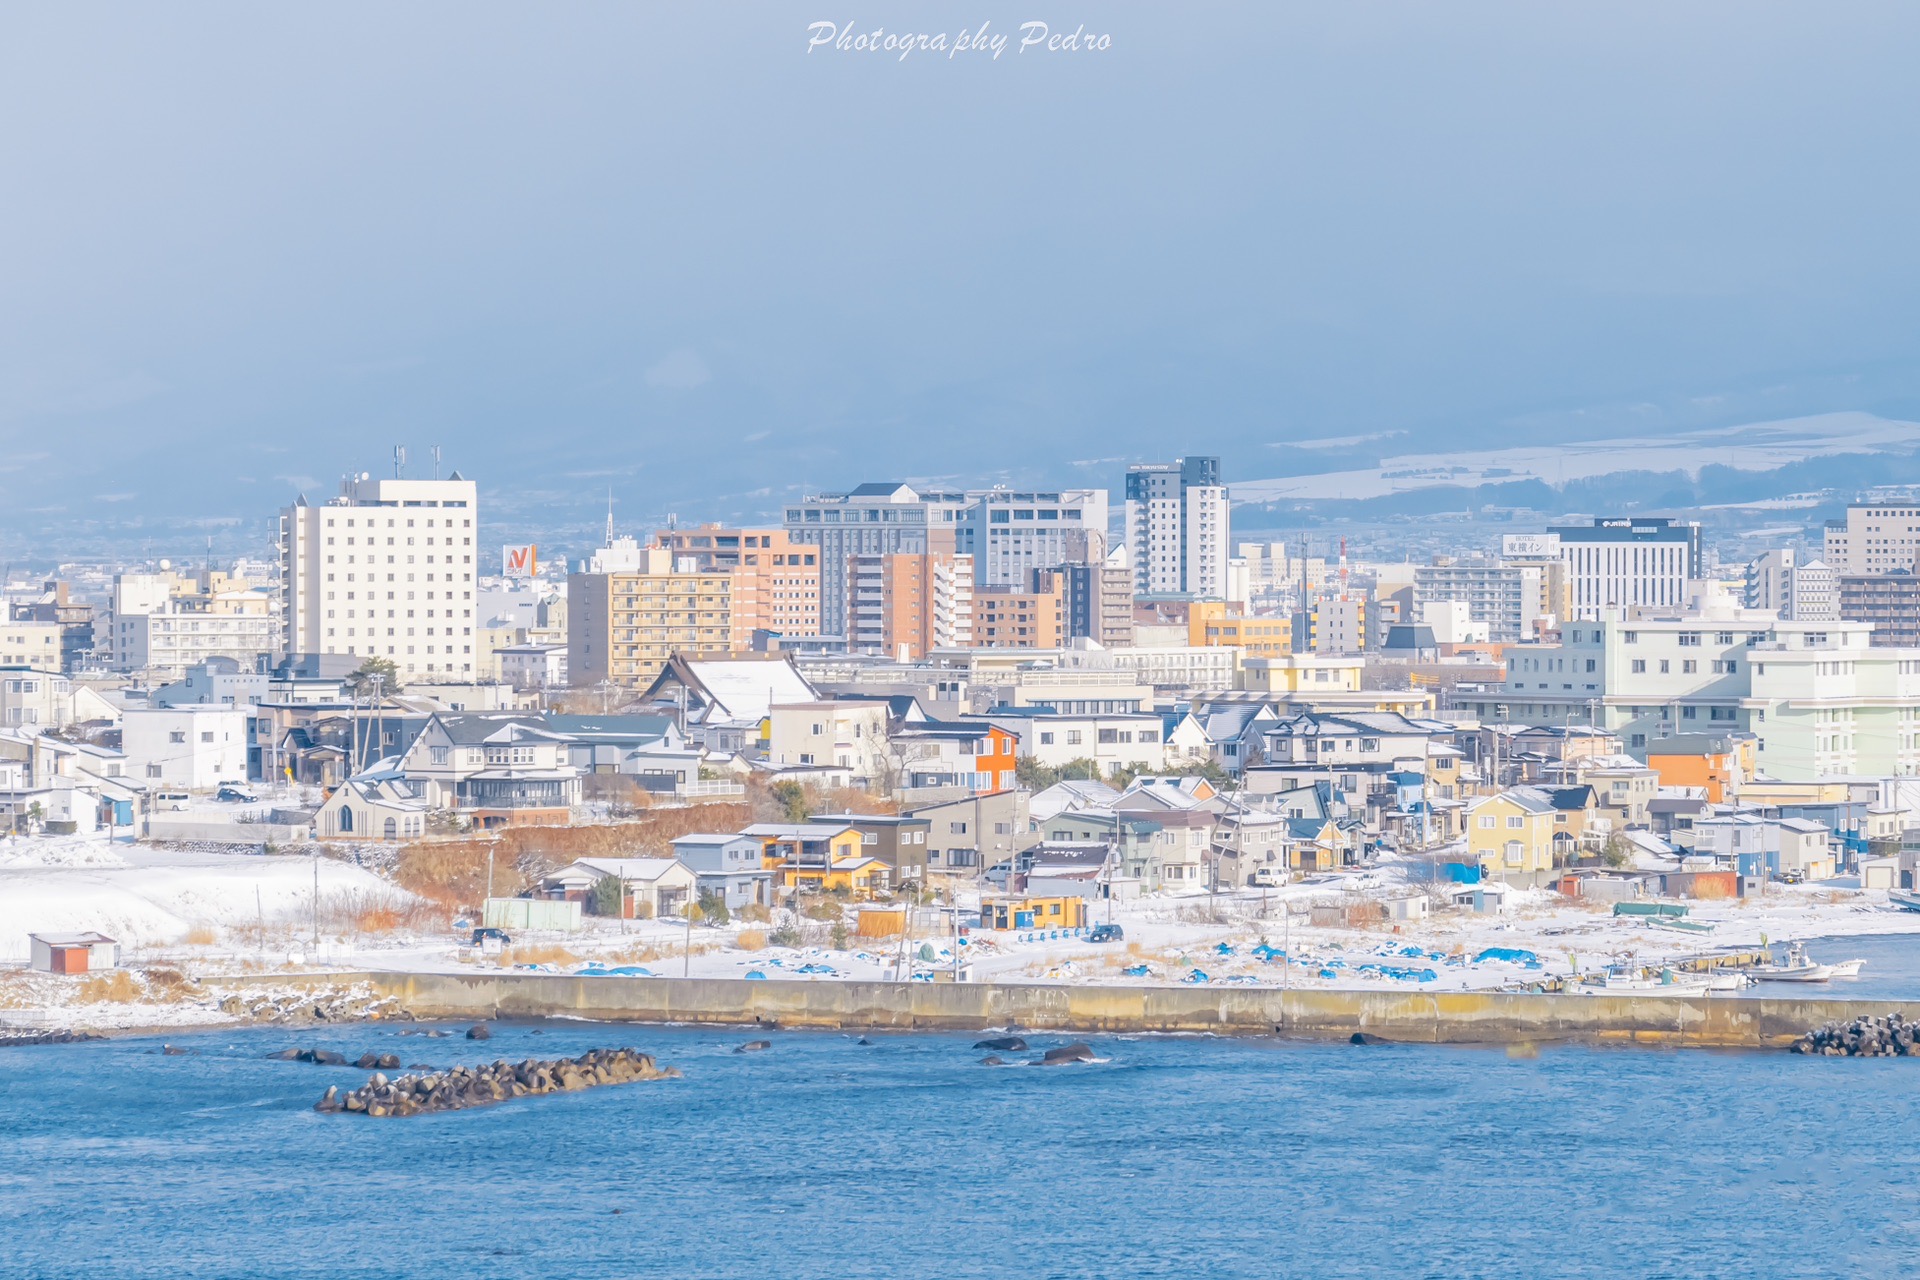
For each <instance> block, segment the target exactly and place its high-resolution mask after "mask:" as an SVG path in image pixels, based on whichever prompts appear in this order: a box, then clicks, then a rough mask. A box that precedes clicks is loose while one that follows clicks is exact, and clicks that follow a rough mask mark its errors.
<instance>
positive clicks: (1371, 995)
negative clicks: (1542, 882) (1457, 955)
mask: <svg viewBox="0 0 1920 1280" xmlns="http://www.w3.org/2000/svg"><path fill="white" fill-rule="evenodd" d="M307 980H311V981H314V982H323V981H324V982H328V983H338V982H367V983H371V984H372V985H373V986H374V987H376V988H377V989H378V990H379V991H380V992H381V994H383V995H391V996H395V997H397V998H398V999H399V1000H400V1002H401V1004H402V1005H403V1006H404V1007H405V1008H406V1009H407V1010H408V1011H409V1012H411V1013H412V1014H413V1015H414V1016H415V1017H420V1018H450V1019H468V1018H473V1019H481V1018H496V1017H497V1018H545V1017H576V1018H589V1019H595V1020H600V1021H606V1022H695V1023H722V1024H734V1025H741V1024H754V1023H759V1024H763V1025H764V1024H777V1025H779V1026H783V1027H831V1028H846V1029H860V1030H866V1029H876V1028H877V1029H892V1030H922V1031H936V1030H937V1031H980V1030H985V1029H987V1028H990V1027H1005V1026H1009V1025H1017V1026H1019V1027H1022V1028H1026V1029H1031V1030H1049V1031H1068V1032H1086V1033H1093V1032H1109V1033H1111V1032H1143V1031H1144V1032H1214V1033H1220V1034H1239V1035H1254V1034H1257V1035H1273V1034H1276V1033H1278V1034H1281V1035H1292V1036H1301V1037H1306V1038H1321V1039H1336V1038H1338V1039H1344V1038H1346V1037H1348V1036H1351V1035H1352V1034H1353V1033H1354V1032H1356V1031H1364V1032H1368V1033H1370V1034H1373V1035H1378V1036H1382V1037H1384V1038H1386V1039H1388V1040H1401V1041H1409V1042H1418V1043H1426V1044H1473V1043H1480V1044H1512V1043H1521V1042H1529V1041H1547V1040H1584V1041H1593V1042H1616V1043H1640V1044H1661V1045H1691V1046H1702V1047H1710V1046H1721V1047H1738V1048H1757V1047H1764V1046H1779V1045H1784V1044H1787V1043H1789V1042H1790V1041H1792V1040H1793V1039H1794V1037H1796V1036H1798V1035H1800V1034H1801V1033H1802V1032H1804V1031H1807V1030H1809V1029H1811V1028H1813V1027H1817V1026H1819V1025H1821V1024H1822V1023H1825V1022H1831V1021H1839V1020H1842V1019H1850V1018H1854V1017H1859V1016H1861V1015H1863V1014H1874V1015H1880V1016H1884V1015H1886V1014H1888V1013H1893V1012H1896V1011H1898V1012H1900V1013H1902V1014H1904V1015H1905V1016H1907V1017H1908V1018H1914V1019H1920V1003H1914V1004H1907V1003H1904V1002H1901V1001H1886V1000H1807V999H1777V1000H1776V999H1751V1000H1749V999H1735V998H1728V997H1707V996H1687V997H1680V996H1639V995H1511V994H1505V993H1495V992H1432V993H1422V992H1412V991H1326V990H1312V991H1278V990H1274V989H1272V988H1248V987H1206V986H1192V987H1098V986H1073V987H1069V986H1045V985H1037V984H1012V983H961V984H946V983H913V984H901V983H890V982H792V981H766V982H748V981H745V980H742V979H737V978H692V979H668V978H576V977H568V976H563V975H546V974H516V973H474V974H466V973H354V974H332V975H324V976H323V975H317V974H316V975H312V977H311V978H310V979H307ZM278 981H281V982H284V981H286V979H285V978H280V979H278Z"/></svg>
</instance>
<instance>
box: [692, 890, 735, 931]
mask: <svg viewBox="0 0 1920 1280" xmlns="http://www.w3.org/2000/svg"><path fill="white" fill-rule="evenodd" d="M699 911H700V918H701V919H702V920H704V921H705V922H706V923H708V924H711V925H725V924H728V923H731V921H732V920H733V916H732V914H731V913H730V912H728V910H727V900H726V899H725V898H724V897H722V896H721V895H720V894H717V893H714V892H712V891H711V890H709V891H708V892H706V893H703V894H701V895H700V905H699Z"/></svg>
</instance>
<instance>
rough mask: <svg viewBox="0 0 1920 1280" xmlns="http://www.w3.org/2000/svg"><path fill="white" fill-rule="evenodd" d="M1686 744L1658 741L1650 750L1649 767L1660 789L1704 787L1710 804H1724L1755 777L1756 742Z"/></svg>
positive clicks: (1733, 740) (1741, 740) (1722, 741)
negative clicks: (1754, 750) (1657, 776)
mask: <svg viewBox="0 0 1920 1280" xmlns="http://www.w3.org/2000/svg"><path fill="white" fill-rule="evenodd" d="M1684 741H1685V740H1684V739H1673V740H1671V741H1668V742H1661V741H1655V742H1654V744H1653V745H1652V746H1650V747H1649V748H1648V749H1647V767H1648V768H1649V769H1652V770H1653V771H1654V773H1656V774H1658V775H1659V778H1660V785H1661V786H1663V787H1702V788H1704V789H1705V794H1706V798H1707V802H1708V803H1709V804H1722V803H1724V802H1726V801H1727V800H1730V799H1732V798H1733V797H1734V796H1736V795H1738V794H1739V791H1740V787H1741V785H1742V784H1743V783H1745V782H1746V781H1747V779H1749V778H1751V777H1752V776H1753V771H1754V755H1753V739H1751V738H1745V739H1739V738H1736V739H1724V738H1723V739H1717V740H1714V741H1713V742H1712V743H1711V745H1702V746H1694V745H1692V744H1687V745H1685V746H1682V745H1681V744H1682V743H1683V742H1684Z"/></svg>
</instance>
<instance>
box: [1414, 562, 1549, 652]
mask: <svg viewBox="0 0 1920 1280" xmlns="http://www.w3.org/2000/svg"><path fill="white" fill-rule="evenodd" d="M1544 572H1545V570H1544V569H1543V568H1542V567H1541V566H1539V565H1509V564H1507V563H1505V562H1504V561H1502V560H1494V559H1491V558H1488V557H1482V556H1475V557H1470V558H1463V559H1458V560H1456V559H1454V558H1452V557H1450V556H1435V557H1434V560H1433V563H1432V564H1423V565H1416V566H1415V567H1414V570H1413V598H1412V602H1411V603H1412V612H1411V615H1410V617H1409V618H1407V619H1403V621H1417V622H1426V621H1427V620H1428V618H1427V615H1428V611H1429V608H1430V607H1431V606H1435V605H1443V604H1455V603H1458V604H1462V605H1465V606H1466V609H1467V617H1468V619H1469V620H1470V621H1472V622H1475V623H1478V624H1481V625H1482V626H1484V627H1485V628H1486V634H1487V638H1488V639H1490V640H1492V641H1493V642H1494V643H1496V644H1511V643H1513V642H1515V641H1518V640H1524V639H1527V638H1528V637H1530V636H1531V635H1533V626H1532V623H1533V620H1534V619H1536V618H1538V617H1540V616H1541V613H1542V605H1543V604H1544V603H1545V600H1544V594H1543V592H1542V589H1541V578H1542V576H1543V574H1544ZM1441 638H1442V639H1445V637H1441Z"/></svg>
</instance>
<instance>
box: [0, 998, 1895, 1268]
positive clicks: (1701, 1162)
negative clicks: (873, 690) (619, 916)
mask: <svg viewBox="0 0 1920 1280" xmlns="http://www.w3.org/2000/svg"><path fill="white" fill-rule="evenodd" d="M408 1029H414V1030H417V1028H402V1027H399V1026H393V1025H366V1026H348V1027H336V1028H323V1029H319V1030H311V1031H292V1030H262V1029H248V1030H245V1031H220V1032H210V1033H201V1034H195V1035H180V1036H175V1037H172V1038H171V1040H172V1043H173V1044H174V1045H175V1046H176V1047H180V1048H184V1049H185V1050H186V1052H185V1053H180V1054H173V1055H169V1054H164V1053H162V1052H161V1045H162V1041H161V1040H159V1039H125V1040H113V1041H106V1042H98V1043H92V1044H82V1045H70V1046H48V1047H41V1048H31V1049H26V1048H20V1049H7V1050H0V1117H4V1119H3V1120H0V1273H4V1275H5V1276H7V1277H49V1278H56V1277H57V1278H60V1280H72V1278H73V1277H93V1276H101V1277H119V1278H122V1280H133V1278H136V1277H167V1278H168V1280H177V1278H179V1277H200V1278H203V1280H214V1278H217V1277H314V1278H316V1280H320V1278H325V1280H346V1278H349V1277H369V1278H371V1277H379V1278H381V1280H413V1278H416V1277H417V1278H419V1280H428V1278H432V1280H443V1278H446V1277H475V1278H489V1277H526V1276H552V1277H570V1278H573V1277H628V1276H631V1277H674V1278H676V1280H692V1278H695V1277H726V1278H729V1280H731V1278H734V1277H755V1278H759V1277H767V1278H770V1280H812V1278H814V1277H819V1278H821V1280H863V1278H866V1277H872V1278H874V1280H895V1278H897V1277H917V1276H928V1277H966V1276H992V1277H1011V1276H1018V1277H1033V1278H1036V1280H1038V1278H1044V1277H1063V1278H1064V1277H1113V1278H1115V1280H1118V1278H1121V1277H1141V1276H1169V1277H1195V1276H1206V1277H1239V1276H1247V1277H1254V1276H1258V1277H1269V1276H1295V1275H1299V1276H1316V1277H1325V1276H1408V1277H1421V1276H1436V1277H1438V1276H1447V1277H1451V1276H1609V1277H1612V1276H1689V1277H1691V1276H1753V1277H1780V1276H1834V1275H1840V1274H1848V1273H1858V1274H1892V1273H1893V1271H1894V1268H1895V1267H1896V1266H1901V1265H1904V1264H1905V1263H1906V1262H1907V1261H1908V1260H1910V1259H1911V1258H1912V1257H1913V1256H1914V1253H1915V1249H1916V1247H1920V1144H1916V1143H1915V1142H1914V1140H1913V1133H1912V1130H1911V1128H1910V1126H1911V1125H1912V1124H1913V1123H1914V1118H1915V1112H1916V1108H1915V1106H1914V1098H1915V1096H1916V1091H1917V1090H1920V1062H1912V1061H1907V1060H1848V1059H1810V1058H1802V1057H1795V1056H1790V1055H1788V1054H1785V1053H1729V1052H1707V1051H1698V1050H1689V1051H1648V1050H1630V1049H1596V1048H1576V1047H1545V1048H1543V1049H1542V1050H1541V1051H1540V1053H1539V1056H1538V1057H1516V1056H1512V1055H1510V1054H1509V1053H1508V1052H1506V1051H1504V1050H1501V1049H1480V1048H1435V1047H1414V1046H1400V1045H1392V1046H1369V1047H1363V1046H1353V1045H1346V1044H1310V1043H1297V1042H1285V1041H1277V1040H1251V1039H1249V1040H1234V1039H1211V1038H1193V1037H1138V1038H1128V1037H1098V1036H1096V1037H1089V1038H1088V1039H1089V1042H1090V1043H1091V1044H1092V1045H1093V1047H1094V1049H1095V1050H1096V1052H1097V1053H1098V1054H1099V1055H1100V1056H1101V1057H1103V1058H1105V1059H1107V1061H1104V1062H1100V1063H1093V1064H1082V1065H1074V1066H1065V1067H989V1066H983V1065H981V1064H980V1061H979V1060H980V1059H981V1058H982V1057H983V1056H985V1053H984V1051H981V1050H976V1049H974V1048H972V1047H971V1046H972V1041H973V1039H974V1037H970V1036H953V1035H875V1036H873V1037H871V1039H872V1043H870V1044H865V1045H863V1044H859V1043H857V1037H855V1036H852V1035H842V1034H837V1033H825V1032H773V1033H770V1034H771V1037H772V1040H773V1044H772V1047H771V1048H770V1049H769V1050H767V1051H764V1052H757V1053H749V1054H740V1053H736V1052H734V1049H735V1048H736V1046H738V1045H740V1044H741V1043H743V1042H744V1041H746V1040H748V1039H749V1038H751V1036H752V1035H753V1034H756V1033H749V1032H740V1031H734V1030H726V1029H714V1028H650V1027H634V1026H606V1025H594V1024H585V1023H578V1022H556V1023H546V1024H539V1025H517V1024H497V1026H496V1035H495V1038H494V1039H493V1040H492V1041H491V1042H490V1043H484V1044H482V1043H471V1042H469V1041H467V1040H465V1039H463V1038H459V1037H458V1035H457V1033H456V1035H455V1036H454V1037H449V1038H446V1039H428V1038H425V1037H422V1036H419V1035H410V1036H409V1035H402V1034H400V1033H401V1032H402V1031H403V1030H408ZM1029 1039H1030V1040H1031V1042H1032V1044H1033V1047H1034V1050H1035V1053H1033V1054H1027V1055H1021V1054H1005V1055H1002V1056H1005V1057H1009V1058H1015V1059H1019V1058H1024V1057H1030V1056H1037V1051H1038V1050H1040V1049H1043V1048H1045V1047H1047V1046H1049V1045H1055V1044H1060V1043H1064V1042H1065V1039H1064V1038H1063V1037H1058V1036H1040V1035H1035V1036H1031V1037H1029ZM307 1045H313V1046H317V1047H321V1048H330V1049H336V1050H339V1051H341V1052H343V1053H346V1054H348V1055H349V1056H350V1057H351V1056H357V1055H359V1054H360V1053H363V1052H367V1051H369V1050H372V1051H376V1052H396V1053H399V1054H400V1055H401V1056H402V1059H403V1061H405V1062H407V1063H415V1062H419V1063H427V1064H431V1065H434V1066H447V1065H451V1064H453V1063H455V1062H477V1061H490V1060H492V1059H494V1058H507V1059H511V1060H517V1059H520V1058H524V1057H529V1056H533V1057H556V1056H560V1055H563V1054H565V1055H570V1054H575V1053H580V1052H583V1051H585V1050H587V1049H589V1048H595V1047H606V1046H619V1045H633V1046H636V1047H639V1048H642V1049H645V1050H647V1051H650V1052H652V1053H654V1054H655V1055H657V1057H658V1058H659V1059H660V1061H661V1062H662V1063H665V1064H671V1065H674V1066H677V1067H679V1068H680V1069H681V1070H682V1071H683V1072H684V1073H685V1078H684V1079H682V1080H678V1081H668V1082H660V1083H646V1084H632V1085H623V1086H616V1087H611V1088H602V1089H597V1090H591V1091H588V1092H584V1093H577V1094H565V1095H559V1096H549V1097H542V1098H530V1099H522V1100H519V1101H516V1102H512V1103H508V1104H505V1105H502V1106H498V1107H494V1108H491V1109H487V1110H481V1111H465V1112H457V1113H452V1114H446V1115H438V1116H428V1117H420V1118H413V1119H407V1120H371V1119H367V1118H366V1117H362V1116H350V1115H321V1114H317V1113H315V1112H314V1111H313V1110H312V1109H311V1108H312V1104H313V1103H314V1101H315V1100H316V1099H317V1098H318V1097H319V1096H320V1094H321V1093H322V1092H323V1091H324V1090H325V1088H326V1086H327V1085H328V1084H339V1085H342V1086H353V1085H358V1084H360V1083H362V1082H363V1081H364V1080H365V1078H366V1075H367V1073H366V1072H364V1071H357V1070H354V1069H351V1068H340V1067H323V1066H315V1065H311V1064H306V1063H297V1062H278V1061H269V1060H267V1058H266V1056H265V1055H266V1054H268V1053H270V1052H273V1051H275V1050H278V1049H282V1048H288V1047H295V1046H307Z"/></svg>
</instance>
